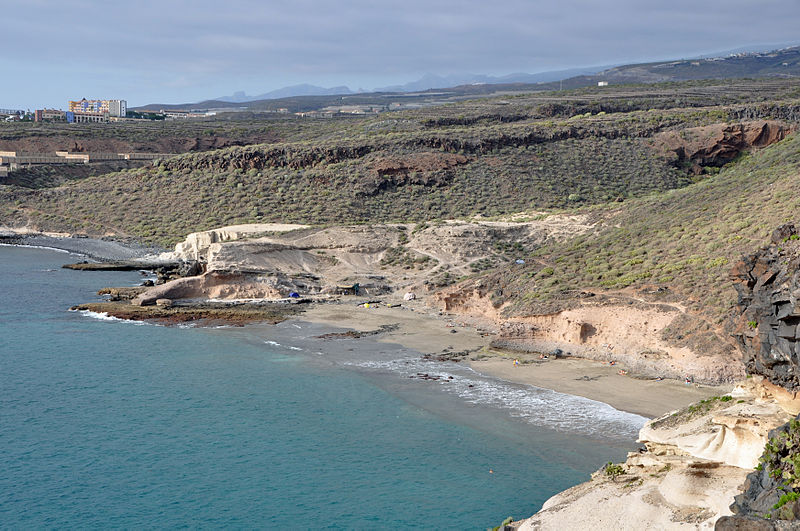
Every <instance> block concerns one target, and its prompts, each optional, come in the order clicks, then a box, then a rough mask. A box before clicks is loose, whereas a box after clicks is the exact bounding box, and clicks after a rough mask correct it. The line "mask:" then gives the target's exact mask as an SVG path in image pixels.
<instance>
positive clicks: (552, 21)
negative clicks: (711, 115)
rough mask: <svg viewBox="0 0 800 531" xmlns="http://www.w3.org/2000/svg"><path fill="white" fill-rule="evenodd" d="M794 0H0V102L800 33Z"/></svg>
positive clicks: (413, 71) (62, 103)
mask: <svg viewBox="0 0 800 531" xmlns="http://www.w3.org/2000/svg"><path fill="white" fill-rule="evenodd" d="M799 29H800V0H724V1H723V0H669V1H666V0H658V1H649V0H605V1H603V2H601V1H598V0H452V1H451V0H404V1H398V0H339V1H333V0H287V1H275V0H226V1H219V0H215V1H213V2H212V1H207V0H131V1H128V2H119V1H116V2H115V1H113V0H112V1H108V0H2V5H1V6H0V108H7V107H10V108H25V109H27V108H31V109H34V108H40V107H43V106H47V107H56V108H65V107H66V102H67V100H69V99H79V98H81V97H86V98H121V99H126V100H128V105H129V106H136V105H144V104H147V103H155V102H159V103H184V102H194V101H199V100H202V99H206V98H210V97H217V96H223V95H228V94H232V93H233V92H234V91H239V90H243V91H246V92H247V93H248V94H250V95H256V94H261V93H264V92H267V91H269V90H273V89H276V88H280V87H283V86H287V85H293V84H298V83H311V84H314V85H321V86H326V87H327V86H335V85H347V86H349V87H350V88H352V89H354V90H355V89H357V88H360V87H361V88H365V89H371V88H374V87H376V86H382V85H389V84H395V83H404V82H408V81H412V80H415V79H417V78H419V77H421V76H422V75H423V74H425V73H433V74H437V75H446V74H462V73H476V74H491V75H504V74H509V73H513V72H528V73H535V72H542V71H547V70H558V69H563V68H570V67H581V66H593V65H608V64H620V63H629V62H640V61H648V60H658V59H673V58H683V57H691V56H695V55H700V54H706V53H710V52H715V51H722V50H729V49H733V48H738V47H741V46H754V45H762V44H772V43H788V42H797V41H798V40H800V31H798V30H799Z"/></svg>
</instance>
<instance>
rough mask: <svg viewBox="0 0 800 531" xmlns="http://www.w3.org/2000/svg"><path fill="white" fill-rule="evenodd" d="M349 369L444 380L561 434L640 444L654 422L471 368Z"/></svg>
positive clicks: (450, 387)
mask: <svg viewBox="0 0 800 531" xmlns="http://www.w3.org/2000/svg"><path fill="white" fill-rule="evenodd" d="M349 365H354V366H358V367H362V368H367V369H373V370H389V371H391V372H396V373H399V374H400V375H402V376H404V377H412V376H414V377H417V376H418V375H419V374H422V375H425V374H428V375H430V376H431V377H439V379H438V380H431V383H434V384H438V385H440V386H441V389H442V390H444V391H445V392H448V393H453V394H455V395H457V396H458V397H460V398H461V399H463V400H464V401H466V402H469V403H473V404H479V405H482V406H490V407H499V408H501V409H504V410H507V411H509V412H510V413H511V414H512V415H513V416H515V417H519V418H522V419H525V420H526V421H527V422H530V423H532V424H535V425H539V426H544V427H548V428H551V429H555V430H558V431H565V432H571V433H581V434H589V435H590V436H596V437H600V438H608V437H612V438H619V437H622V438H627V439H630V438H636V436H637V435H638V433H639V430H640V429H641V427H642V426H643V425H644V423H645V422H646V421H647V420H648V419H647V418H645V417H642V416H640V415H636V414H633V413H628V412H625V411H620V410H618V409H615V408H614V407H612V406H610V405H609V404H606V403H603V402H598V401H596V400H591V399H588V398H584V397H581V396H575V395H568V394H564V393H559V392H557V391H553V390H550V389H542V388H539V387H535V386H531V385H521V384H514V383H511V382H506V381H504V380H498V379H495V378H491V377H486V376H483V375H481V374H479V373H477V372H475V371H473V370H472V369H471V368H468V367H462V366H458V367H455V366H454V365H453V364H451V363H446V362H430V361H423V360H420V359H419V358H404V359H395V360H386V361H374V360H372V361H359V362H352V363H349ZM453 369H455V370H453Z"/></svg>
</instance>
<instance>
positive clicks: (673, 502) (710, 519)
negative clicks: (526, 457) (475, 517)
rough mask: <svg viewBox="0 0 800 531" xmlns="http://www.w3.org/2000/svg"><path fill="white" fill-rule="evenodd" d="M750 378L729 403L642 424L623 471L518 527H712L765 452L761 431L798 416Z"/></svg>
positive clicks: (558, 500) (564, 495) (600, 477)
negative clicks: (639, 446) (642, 448)
mask: <svg viewBox="0 0 800 531" xmlns="http://www.w3.org/2000/svg"><path fill="white" fill-rule="evenodd" d="M787 395H788V393H787V392H786V391H784V390H781V389H778V388H775V387H774V386H771V385H770V384H768V383H765V382H762V381H761V380H760V378H758V377H755V378H753V379H752V380H749V381H748V382H747V383H746V384H743V385H742V386H740V387H738V388H737V389H736V390H735V391H734V392H733V393H732V394H731V397H732V398H731V399H730V400H727V401H722V400H718V399H711V400H710V401H706V402H701V403H698V404H694V405H693V406H690V407H689V408H685V409H683V410H681V411H678V412H674V413H668V414H666V415H663V416H662V417H660V418H658V419H655V420H652V421H650V422H648V423H647V424H646V425H645V426H644V428H642V430H641V432H640V434H639V439H640V442H642V443H644V445H645V446H646V448H647V451H645V452H643V453H638V452H637V453H631V454H628V459H627V461H626V462H625V463H624V464H623V468H624V469H625V472H626V473H625V474H622V475H619V476H616V477H612V476H609V475H607V474H606V473H605V471H604V470H600V471H598V472H595V474H593V476H592V479H591V480H590V481H588V482H586V483H582V484H580V485H577V486H575V487H573V488H571V489H568V490H566V491H564V492H561V493H559V494H556V495H555V496H553V497H552V498H550V499H549V500H547V501H546V502H545V503H544V505H543V506H542V509H541V510H540V511H539V512H538V513H536V514H535V515H533V516H532V517H530V518H528V519H526V520H522V521H520V522H515V523H514V524H512V527H514V528H517V529H520V530H526V531H530V530H551V529H552V530H559V531H563V530H573V529H574V530H584V529H598V530H599V529H615V530H637V531H638V530H647V529H653V530H656V529H658V530H664V529H713V528H714V523H715V522H716V521H717V519H719V518H720V517H721V516H726V515H730V514H732V513H731V511H730V509H729V506H730V505H731V504H732V503H733V498H734V496H735V495H737V494H739V493H740V492H741V489H742V483H743V482H744V480H745V478H746V476H747V474H748V473H750V472H751V471H752V469H753V467H754V466H755V465H756V464H757V462H758V458H759V456H760V455H761V454H762V452H763V451H764V445H765V444H766V441H767V434H768V432H769V431H770V430H771V429H773V428H776V427H777V426H780V425H782V424H784V423H786V422H788V420H789V419H791V418H792V417H793V416H794V415H795V414H797V412H798V408H799V407H800V404H799V403H798V400H797V399H792V397H788V396H787Z"/></svg>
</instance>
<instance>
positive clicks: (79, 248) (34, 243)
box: [0, 227, 163, 262]
mask: <svg viewBox="0 0 800 531" xmlns="http://www.w3.org/2000/svg"><path fill="white" fill-rule="evenodd" d="M0 243H1V244H6V245H18V246H24V247H36V248H41V249H49V250H54V251H63V252H68V253H73V254H79V255H82V256H85V257H87V258H91V259H93V260H98V261H101V262H109V261H121V260H138V259H143V258H148V257H152V256H153V255H157V254H159V253H161V252H163V249H159V248H156V247H146V246H142V245H139V244H137V243H135V242H132V241H131V242H124V241H119V240H115V239H100V238H88V237H76V236H73V235H70V234H57V233H42V232H35V231H28V230H20V229H12V228H8V227H0Z"/></svg>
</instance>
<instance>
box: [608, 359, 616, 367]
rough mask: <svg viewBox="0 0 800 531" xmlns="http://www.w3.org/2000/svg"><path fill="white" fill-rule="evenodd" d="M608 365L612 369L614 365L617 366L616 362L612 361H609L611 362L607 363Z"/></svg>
mask: <svg viewBox="0 0 800 531" xmlns="http://www.w3.org/2000/svg"><path fill="white" fill-rule="evenodd" d="M608 364H609V365H611V366H612V367H613V366H614V365H616V364H617V362H616V361H614V360H611V361H609V362H608Z"/></svg>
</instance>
